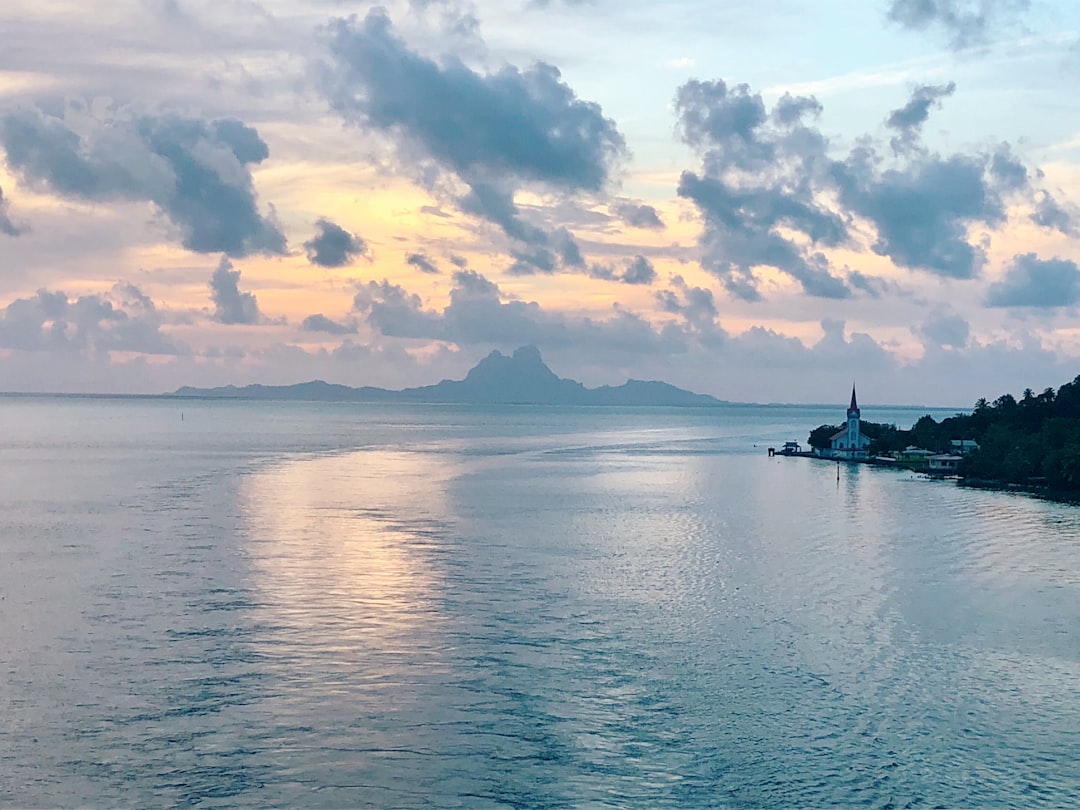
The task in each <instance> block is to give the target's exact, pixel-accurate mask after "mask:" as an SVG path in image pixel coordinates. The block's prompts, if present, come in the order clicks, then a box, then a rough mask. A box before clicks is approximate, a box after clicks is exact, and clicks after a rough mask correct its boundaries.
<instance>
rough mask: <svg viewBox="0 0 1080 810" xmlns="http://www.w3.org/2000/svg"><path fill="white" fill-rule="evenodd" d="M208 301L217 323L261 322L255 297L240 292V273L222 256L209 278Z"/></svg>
mask: <svg viewBox="0 0 1080 810" xmlns="http://www.w3.org/2000/svg"><path fill="white" fill-rule="evenodd" d="M210 299H211V300H212V301H213V302H214V316H213V317H214V320H215V321H217V322H218V323H227V324H255V323H259V322H260V321H262V320H263V316H262V313H261V312H259V303H258V301H256V300H255V296H254V295H253V294H252V293H249V292H241V291H240V271H239V270H234V269H233V266H232V262H230V261H229V260H228V259H227V258H226V257H224V256H222V257H221V263H220V264H218V266H217V269H216V270H214V275H213V276H211V277H210Z"/></svg>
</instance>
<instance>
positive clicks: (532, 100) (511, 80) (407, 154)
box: [321, 9, 626, 272]
mask: <svg viewBox="0 0 1080 810" xmlns="http://www.w3.org/2000/svg"><path fill="white" fill-rule="evenodd" d="M326 42H327V49H328V54H329V59H328V61H327V63H326V64H325V66H324V71H323V76H322V82H321V87H322V91H323V93H324V94H325V96H326V97H327V99H328V100H329V102H330V105H331V107H332V108H333V109H334V110H335V111H336V112H337V113H338V114H339V115H341V116H342V117H343V118H344V119H345V120H346V121H347V122H349V123H351V124H353V125H356V126H358V127H361V128H363V129H366V130H368V131H374V132H380V133H383V134H385V135H387V136H389V137H391V138H392V139H393V141H394V143H395V144H396V147H397V149H398V152H399V158H400V160H401V162H402V164H403V165H407V166H410V167H414V168H413V170H414V171H415V172H416V173H417V174H418V175H419V176H420V178H421V180H422V182H424V183H425V184H426V185H427V186H428V187H429V188H431V189H432V190H436V191H439V193H446V189H447V188H450V187H452V186H453V184H454V183H455V182H456V183H458V184H459V185H460V184H464V191H463V192H461V193H457V192H450V194H449V196H451V197H452V199H453V200H454V202H455V203H456V204H457V206H458V207H459V208H460V209H461V210H462V211H464V212H465V213H468V214H471V215H473V216H475V217H478V218H480V219H483V220H485V221H487V222H490V223H492V224H494V225H496V226H498V227H499V228H500V229H501V230H502V231H503V233H505V234H506V236H508V237H509V238H510V239H512V240H514V241H516V242H520V243H523V246H519V248H517V249H518V250H519V252H520V255H519V256H517V257H516V259H517V262H516V267H517V269H518V272H528V271H529V270H528V268H529V267H530V266H531V267H532V270H533V271H539V272H550V270H548V266H549V265H552V264H553V263H554V262H555V261H557V256H556V255H555V254H554V253H552V249H551V246H550V245H549V243H550V242H551V241H552V234H549V233H547V232H545V231H544V230H543V229H542V228H540V227H538V226H536V225H534V224H532V223H530V222H528V221H527V220H526V219H525V217H524V216H523V215H522V211H521V209H520V208H519V206H518V205H517V203H516V202H515V195H516V193H517V192H518V191H519V190H521V189H523V188H541V189H545V190H551V191H555V192H558V193H566V194H574V193H579V192H590V193H596V192H600V191H602V190H603V189H604V187H605V186H606V184H607V183H608V181H609V178H610V174H611V171H612V168H613V166H614V165H615V164H616V163H617V162H618V161H619V160H620V159H621V158H622V157H623V156H624V155H625V153H626V147H625V143H624V140H623V137H622V135H621V134H620V133H619V131H618V129H617V128H616V126H615V123H614V122H613V121H612V120H611V119H609V118H606V117H605V116H604V114H603V111H602V109H601V108H600V106H599V105H598V104H595V103H593V102H588V101H584V100H582V99H580V98H578V97H577V95H576V94H575V93H574V91H573V90H572V89H571V88H570V86H569V85H567V84H566V83H565V82H564V81H563V79H562V76H561V74H560V73H559V71H558V69H557V68H555V67H553V66H552V65H549V64H545V63H542V62H541V63H537V64H536V65H534V66H532V67H530V68H528V69H524V70H522V69H519V68H517V67H514V66H512V65H506V66H504V67H502V68H501V69H499V70H497V71H494V72H490V73H481V72H478V71H475V70H473V69H471V68H470V67H468V66H467V65H465V64H464V63H463V62H462V61H461V60H459V59H457V58H455V57H446V58H445V59H443V60H442V62H436V61H434V60H432V59H430V58H428V57H426V56H423V55H421V54H420V53H418V52H417V51H415V50H413V49H411V48H410V47H409V46H408V45H407V44H406V43H405V42H404V41H403V40H402V39H401V38H400V37H399V36H398V35H397V33H396V32H395V30H394V27H393V25H392V23H391V21H390V18H389V17H388V16H387V14H386V12H385V11H384V10H382V9H375V10H373V11H370V12H369V13H368V14H367V15H366V16H365V17H364V18H363V19H360V18H357V17H350V18H348V19H336V20H334V21H332V22H331V24H330V25H329V26H328V28H327V31H326ZM415 167H421V168H419V169H416V168H415ZM448 180H449V181H450V182H449V183H448V182H446V181H448ZM555 249H556V250H557V248H555ZM534 260H535V261H534Z"/></svg>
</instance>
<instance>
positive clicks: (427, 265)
mask: <svg viewBox="0 0 1080 810" xmlns="http://www.w3.org/2000/svg"><path fill="white" fill-rule="evenodd" d="M405 263H406V264H407V265H409V266H410V267H415V268H416V269H417V270H419V271H420V272H421V273H428V274H429V275H433V276H435V275H438V274H439V268H438V267H436V266H435V263H434V262H433V261H431V259H429V258H428V257H427V256H425V255H424V254H423V253H410V254H408V255H407V256H406V257H405Z"/></svg>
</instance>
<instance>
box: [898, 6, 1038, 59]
mask: <svg viewBox="0 0 1080 810" xmlns="http://www.w3.org/2000/svg"><path fill="white" fill-rule="evenodd" d="M1030 5H1031V3H1030V2H1029V0H891V2H890V3H889V8H888V17H889V20H891V21H892V22H895V23H898V24H899V25H901V26H903V27H904V28H908V29H911V30H914V31H925V30H927V29H931V28H936V29H941V30H942V31H943V32H944V33H945V34H946V35H947V36H948V37H949V39H950V43H951V45H952V47H954V48H957V49H959V48H966V47H969V46H971V45H978V44H981V43H983V42H985V41H986V40H987V38H988V36H989V34H990V32H991V30H992V29H993V27H994V26H995V25H997V24H998V23H999V22H1003V21H1005V20H1007V19H1008V18H1010V17H1015V16H1016V15H1017V14H1019V13H1021V12H1023V11H1026V10H1027V9H1028V8H1029V7H1030Z"/></svg>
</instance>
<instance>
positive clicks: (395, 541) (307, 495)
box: [239, 451, 451, 662]
mask: <svg viewBox="0 0 1080 810" xmlns="http://www.w3.org/2000/svg"><path fill="white" fill-rule="evenodd" d="M450 472H451V471H450V465H449V464H447V463H446V462H444V461H442V460H440V459H439V458H438V457H437V456H435V455H432V454H414V453H408V452H387V451H358V452H353V453H348V454H342V455H334V456H322V457H314V458H310V457H309V458H304V459H300V460H290V461H288V462H286V463H284V464H282V465H279V466H275V467H272V468H268V469H265V470H261V471H258V472H256V473H254V474H252V475H250V476H248V477H247V478H246V479H245V480H244V481H243V482H242V484H241V487H240V497H239V503H240V508H241V509H242V512H243V518H244V522H245V524H246V526H247V529H248V534H249V538H250V540H249V546H248V548H249V556H250V561H251V566H252V570H253V575H254V577H255V580H256V589H257V592H258V595H259V596H258V598H259V604H260V607H261V611H262V612H263V613H264V616H263V617H262V618H263V619H264V620H265V622H266V623H267V625H269V626H272V627H274V628H276V629H277V631H278V632H277V633H276V634H275V642H276V644H277V652H278V653H279V654H280V653H284V652H286V651H291V652H292V653H294V654H300V655H303V654H304V653H305V650H306V651H308V652H310V654H312V655H314V654H315V651H316V649H317V650H318V651H319V655H320V657H322V659H323V661H324V662H325V657H326V656H327V654H328V652H329V651H331V650H334V651H336V652H337V655H338V656H339V657H341V658H345V659H347V658H349V657H351V656H352V655H353V654H355V653H358V652H359V651H361V650H363V649H366V650H369V651H370V650H373V649H375V650H378V651H380V652H385V651H387V650H388V649H392V648H393V647H394V646H395V644H400V643H402V642H403V641H404V640H406V639H408V638H409V637H410V636H411V634H412V633H413V630H414V628H416V627H417V626H418V625H421V624H422V625H424V626H425V627H430V626H431V624H432V623H433V622H436V621H437V620H438V614H439V606H438V593H439V587H438V585H439V583H438V576H437V575H436V573H435V571H434V570H433V568H432V565H431V559H432V555H433V554H434V553H436V549H437V547H438V542H439V538H440V537H441V536H442V535H444V534H445V532H446V529H447V521H446V508H445V504H444V495H443V489H444V485H445V482H446V480H447V479H448V477H449V476H450ZM289 648H291V649H289Z"/></svg>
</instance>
